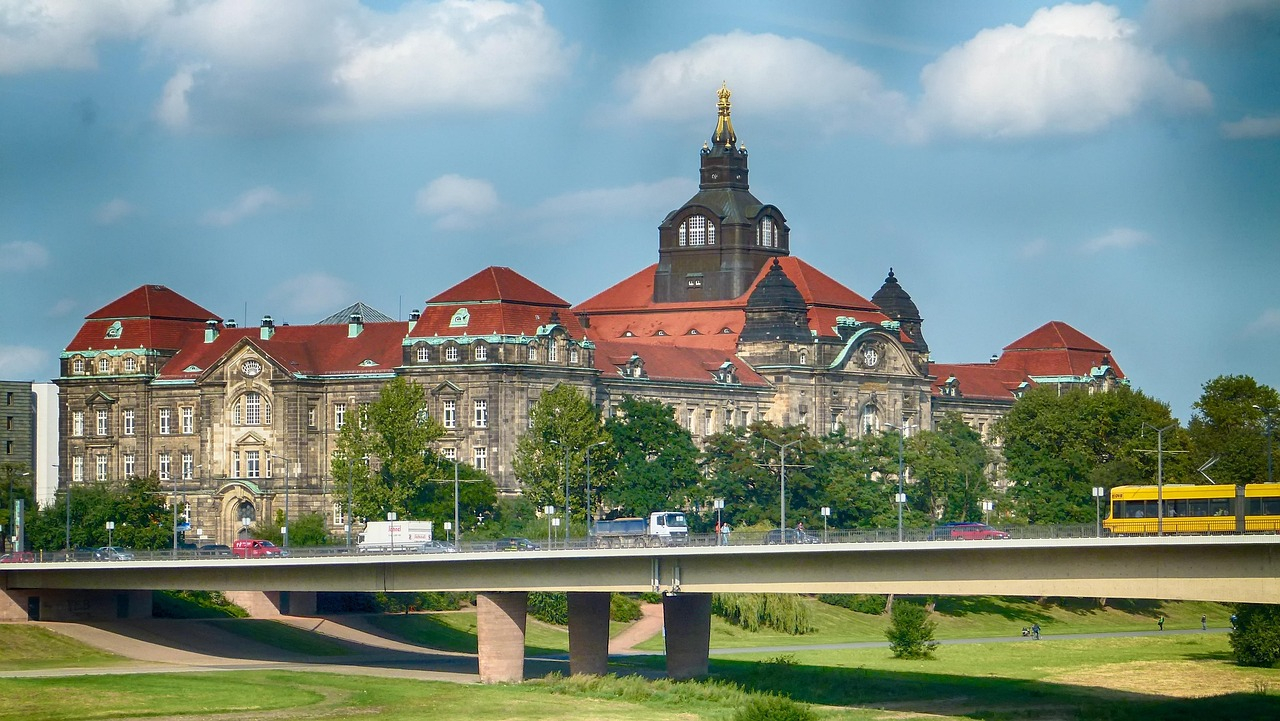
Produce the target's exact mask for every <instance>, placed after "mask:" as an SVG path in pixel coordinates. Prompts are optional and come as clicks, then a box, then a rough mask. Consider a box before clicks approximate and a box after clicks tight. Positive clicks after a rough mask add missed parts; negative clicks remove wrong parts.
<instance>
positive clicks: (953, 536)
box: [929, 522, 1009, 541]
mask: <svg viewBox="0 0 1280 721" xmlns="http://www.w3.org/2000/svg"><path fill="white" fill-rule="evenodd" d="M1008 537H1009V534H1008V533H1005V532H1004V531H1001V530H999V529H996V528H992V527H991V526H988V525H987V524H985V523H959V522H957V523H944V524H942V525H941V526H938V527H936V528H934V529H933V532H932V533H930V534H929V540H931V541H981V540H987V539H992V538H1008Z"/></svg>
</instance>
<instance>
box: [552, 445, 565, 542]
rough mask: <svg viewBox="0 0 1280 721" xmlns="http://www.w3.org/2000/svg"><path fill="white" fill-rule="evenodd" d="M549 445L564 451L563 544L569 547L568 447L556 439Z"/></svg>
mask: <svg viewBox="0 0 1280 721" xmlns="http://www.w3.org/2000/svg"><path fill="white" fill-rule="evenodd" d="M551 444H552V445H556V446H560V447H561V448H563V449H564V543H565V546H566V547H567V546H568V545H569V446H568V445H567V444H565V443H561V442H560V441H558V440H556V439H554V438H553V439H551Z"/></svg>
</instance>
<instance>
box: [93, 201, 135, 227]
mask: <svg viewBox="0 0 1280 721" xmlns="http://www.w3.org/2000/svg"><path fill="white" fill-rule="evenodd" d="M137 212H138V209H137V208H135V207H134V206H133V204H132V203H130V202H129V201H127V200H125V199H124V198H112V199H111V200H108V201H107V202H105V203H103V204H102V205H99V206H98V207H97V209H95V210H94V211H93V222H95V223H97V224H98V225H114V224H116V223H118V222H120V221H121V220H124V219H125V218H127V217H129V216H131V215H133V214H134V213H137Z"/></svg>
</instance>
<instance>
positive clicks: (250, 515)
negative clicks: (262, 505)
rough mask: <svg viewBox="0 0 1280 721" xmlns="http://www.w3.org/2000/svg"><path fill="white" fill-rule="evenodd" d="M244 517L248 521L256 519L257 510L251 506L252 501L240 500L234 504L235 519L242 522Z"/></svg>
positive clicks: (251, 521)
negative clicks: (236, 504) (237, 503)
mask: <svg viewBox="0 0 1280 721" xmlns="http://www.w3.org/2000/svg"><path fill="white" fill-rule="evenodd" d="M246 518H247V519H249V523H253V522H254V521H256V520H258V511H257V510H256V509H255V508H254V507H253V501H240V504H239V505H238V506H236V520H237V521H240V522H241V523H243V522H244V520H245V519H246Z"/></svg>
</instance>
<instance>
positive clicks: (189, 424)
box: [182, 406, 196, 435]
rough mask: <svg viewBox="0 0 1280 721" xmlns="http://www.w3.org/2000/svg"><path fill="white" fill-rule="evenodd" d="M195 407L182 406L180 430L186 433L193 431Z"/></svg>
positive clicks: (194, 426)
mask: <svg viewBox="0 0 1280 721" xmlns="http://www.w3.org/2000/svg"><path fill="white" fill-rule="evenodd" d="M195 430H196V409H195V408H192V407H191V406H183V407H182V432H183V433H184V434H186V435H190V434H192V433H195Z"/></svg>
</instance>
